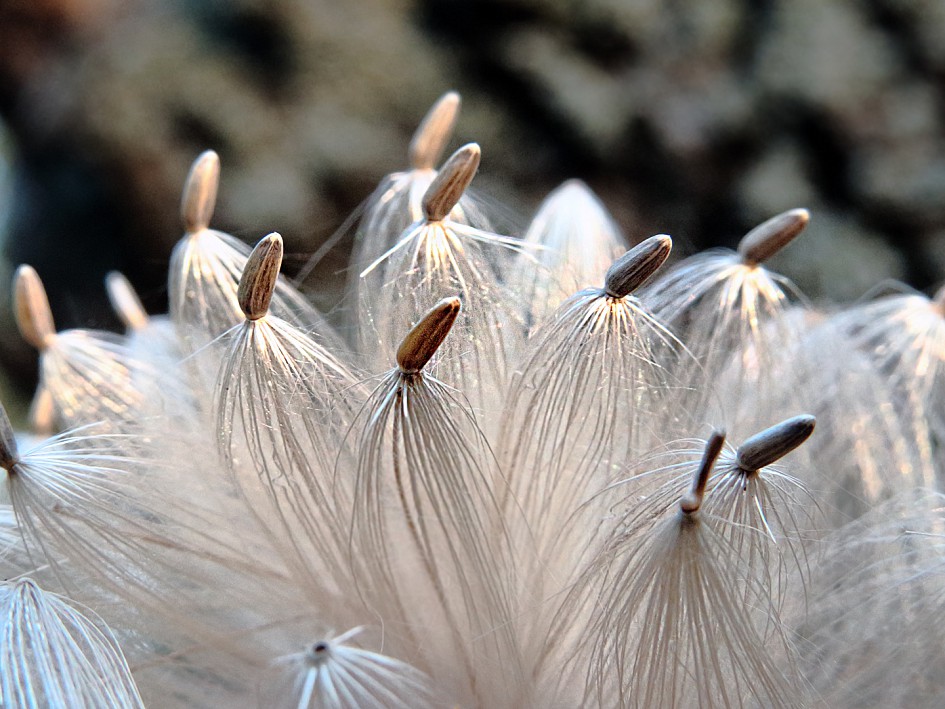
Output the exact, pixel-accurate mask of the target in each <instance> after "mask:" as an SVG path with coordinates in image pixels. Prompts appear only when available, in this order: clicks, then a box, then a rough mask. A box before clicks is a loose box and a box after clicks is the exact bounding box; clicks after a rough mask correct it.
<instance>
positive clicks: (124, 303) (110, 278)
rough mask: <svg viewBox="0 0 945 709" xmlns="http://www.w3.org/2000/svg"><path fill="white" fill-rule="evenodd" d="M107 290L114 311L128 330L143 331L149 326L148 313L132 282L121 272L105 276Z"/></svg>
mask: <svg viewBox="0 0 945 709" xmlns="http://www.w3.org/2000/svg"><path fill="white" fill-rule="evenodd" d="M105 290H106V291H107V292H108V301H109V302H110V303H111V306H112V310H114V311H115V314H116V315H117V316H118V319H119V320H121V322H122V324H123V325H124V326H125V328H126V329H128V330H132V331H134V330H143V329H144V328H146V327H147V326H148V321H149V319H150V318H149V317H148V311H147V310H145V309H144V306H143V305H142V304H141V299H140V298H139V297H138V293H137V292H136V291H135V289H134V286H132V285H131V282H130V281H129V280H128V279H127V278H125V275H124V274H123V273H120V272H119V271H109V272H108V274H107V275H106V276H105Z"/></svg>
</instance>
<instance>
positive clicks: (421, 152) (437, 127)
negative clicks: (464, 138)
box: [408, 91, 460, 170]
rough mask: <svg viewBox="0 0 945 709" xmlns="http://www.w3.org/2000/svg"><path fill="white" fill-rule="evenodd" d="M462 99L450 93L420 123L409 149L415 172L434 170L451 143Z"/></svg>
mask: <svg viewBox="0 0 945 709" xmlns="http://www.w3.org/2000/svg"><path fill="white" fill-rule="evenodd" d="M459 105H460V97H459V94H458V93H457V92H456V91H448V92H446V93H445V94H443V95H442V96H440V98H439V99H438V100H437V101H436V103H434V104H433V105H432V106H431V107H430V110H429V111H427V114H426V115H425V116H424V117H423V120H422V121H420V125H419V126H417V130H416V131H415V132H414V134H413V138H412V139H411V141H410V148H409V149H408V156H409V158H410V165H411V167H412V168H413V169H414V170H432V169H433V168H434V167H435V166H436V163H437V161H438V160H439V159H440V156H441V155H442V154H443V150H444V148H446V144H447V142H449V139H450V136H451V135H452V133H453V127H454V126H455V125H456V117H457V116H458V115H459Z"/></svg>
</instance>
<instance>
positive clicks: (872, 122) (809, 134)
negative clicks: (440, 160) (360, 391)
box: [0, 0, 945, 391]
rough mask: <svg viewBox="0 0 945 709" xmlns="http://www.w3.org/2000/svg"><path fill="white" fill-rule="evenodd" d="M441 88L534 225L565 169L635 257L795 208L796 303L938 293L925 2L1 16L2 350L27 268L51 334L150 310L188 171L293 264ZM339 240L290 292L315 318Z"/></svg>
mask: <svg viewBox="0 0 945 709" xmlns="http://www.w3.org/2000/svg"><path fill="white" fill-rule="evenodd" d="M448 89H457V90H458V91H460V93H461V94H462V96H463V101H464V103H463V109H462V113H461V116H460V119H459V123H458V129H457V136H456V138H455V139H454V141H453V143H452V144H451V146H452V147H456V146H458V145H459V144H461V143H462V142H466V141H469V140H476V141H478V142H479V143H480V144H481V145H482V148H483V161H482V167H481V169H480V174H479V176H478V177H477V180H476V184H477V186H478V187H479V188H480V190H481V191H483V192H485V193H486V194H492V195H501V197H502V200H503V201H505V202H508V203H509V204H510V205H511V207H512V208H513V209H514V210H515V211H516V212H518V213H519V214H520V217H521V219H520V221H521V223H522V224H523V225H524V224H526V223H527V220H528V217H529V215H530V214H531V213H532V211H533V210H534V209H535V207H536V206H537V204H538V203H539V202H540V200H541V198H542V197H543V195H544V194H546V193H547V192H548V191H549V190H550V189H552V188H554V187H555V186H556V185H557V184H558V183H560V182H561V181H563V180H565V179H567V178H569V177H580V178H582V179H584V180H585V181H586V182H587V183H588V184H589V185H590V186H591V187H592V188H593V189H594V190H595V191H597V192H598V194H599V195H600V196H601V197H602V199H603V200H604V201H605V203H606V204H607V205H608V207H609V208H610V209H611V210H612V212H613V213H614V215H615V217H616V218H617V220H618V221H619V223H620V224H621V225H622V227H623V228H624V230H625V233H626V235H627V236H628V238H629V239H630V240H632V241H638V240H640V239H642V238H643V237H645V236H648V235H650V234H653V233H657V232H666V233H669V234H672V235H673V237H674V238H675V240H676V243H677V252H678V253H680V254H685V253H692V252H693V251H695V250H698V249H701V248H705V247H707V246H711V245H718V244H723V245H733V244H734V243H735V242H736V241H737V239H738V237H739V236H740V235H741V234H743V233H744V232H745V231H747V230H748V229H749V228H750V227H751V226H753V225H754V224H755V223H757V222H759V221H761V220H763V219H765V218H767V217H768V216H771V215H772V214H774V213H776V212H778V211H781V210H783V209H786V208H790V207H795V206H806V207H808V208H810V209H811V211H812V213H813V220H812V223H811V226H810V228H809V230H808V232H807V233H806V234H805V235H804V236H802V237H801V240H800V241H799V242H797V243H796V244H794V245H792V247H790V248H789V249H788V251H787V252H786V253H785V254H783V255H782V256H780V257H778V260H777V261H776V262H775V264H774V265H775V266H776V267H778V268H780V269H781V270H782V271H783V272H785V273H786V274H788V275H789V276H790V277H791V278H793V279H794V280H795V281H797V282H798V283H799V284H800V285H801V287H802V288H803V289H804V290H805V291H807V292H808V293H809V294H811V295H812V296H813V297H814V298H815V299H823V300H830V301H834V302H846V301H850V300H852V299H855V298H857V297H860V296H861V295H862V294H863V293H865V292H866V291H867V290H868V289H869V288H870V287H871V286H872V285H874V284H875V283H877V282H879V281H881V280H883V279H889V278H896V279H902V280H906V281H907V282H909V283H911V284H913V285H914V286H916V287H918V288H922V289H929V288H931V287H933V286H934V285H935V284H936V283H937V282H938V281H940V280H941V279H942V278H943V273H945V120H943V119H945V2H943V1H942V0H924V1H923V0H859V1H857V0H833V1H831V2H824V1H823V0H790V1H788V0H781V1H775V0H701V1H698V2H696V1H693V2H659V1H657V0H584V1H580V0H574V1H572V2H568V1H566V0H505V1H502V2H500V1H498V0H492V1H485V2H475V1H474V0H399V1H398V0H337V1H330V0H270V1H267V2H263V1H261V0H260V1H256V0H177V1H175V0H164V1H161V2H156V1H150V2H143V1H141V0H130V1H127V0H121V1H119V0H0V119H2V122H3V126H4V130H3V137H2V138H0V145H2V148H0V154H2V155H3V156H4V157H3V159H0V236H2V239H3V263H2V265H0V334H2V338H0V358H2V360H3V364H4V365H5V366H6V367H7V368H8V370H9V371H12V372H14V382H15V383H16V386H17V387H18V388H19V389H20V390H21V391H29V388H30V387H31V386H32V384H31V379H30V377H31V367H33V366H34V364H33V363H34V360H35V355H34V353H32V352H30V351H29V350H28V349H27V348H26V347H25V346H24V345H22V343H21V342H20V341H19V338H18V336H17V335H16V334H15V332H14V331H13V329H12V324H11V320H10V315H9V296H8V293H9V278H10V273H11V271H12V269H13V268H14V267H15V266H16V265H17V264H18V263H21V262H29V263H31V264H33V265H34V266H35V267H36V268H37V269H38V270H39V272H40V275H41V276H42V277H43V278H44V280H45V281H46V284H47V287H48V289H49V291H50V295H51V299H52V304H53V309H54V312H55V315H56V317H57V321H58V324H59V326H60V327H69V326H76V325H81V326H105V327H114V326H115V325H116V323H115V322H114V320H113V319H112V317H111V315H110V314H109V313H108V310H107V307H106V301H105V298H104V291H103V289H102V278H103V277H104V274H105V273H106V272H107V271H108V270H110V269H116V268H117V269H120V270H122V271H124V272H125V273H126V274H127V275H128V276H129V278H130V279H131V280H132V281H133V282H134V283H135V285H136V286H137V287H138V288H139V290H140V291H141V293H142V296H143V297H144V299H145V301H146V304H147V305H148V306H149V308H151V309H153V310H154V311H160V310H161V309H162V308H164V307H165V306H166V301H165V296H166V288H165V285H164V283H165V278H166V266H167V259H168V256H169V253H170V250H171V248H172V247H173V245H174V243H175V241H176V240H177V239H178V238H179V236H180V233H181V227H180V224H179V217H178V202H179V194H180V188H181V184H182V180H183V178H184V176H185V174H186V171H187V168H188V166H189V164H190V162H191V160H192V159H193V158H194V157H195V156H196V155H197V154H198V153H199V152H200V151H201V150H203V149H205V148H214V149H215V150H217V151H218V152H219V153H220V155H221V159H222V164H223V172H222V184H221V192H220V200H219V204H218V209H217V213H216V216H215V218H214V222H213V223H214V226H216V227H217V228H220V229H223V230H226V231H230V232H232V233H235V234H237V235H239V236H241V237H243V238H245V239H246V240H247V241H254V240H256V239H258V238H259V237H261V236H262V235H264V234H265V233H267V232H269V231H272V230H278V231H280V232H281V233H282V234H283V236H284V237H285V238H286V243H287V251H288V252H289V254H290V255H289V258H288V259H287V270H289V271H290V272H291V271H293V270H294V269H297V268H298V267H299V266H300V265H301V264H302V263H303V262H304V261H305V258H306V256H307V255H308V254H310V253H311V252H313V251H314V250H315V249H316V248H317V247H318V245H319V244H321V243H322V242H323V241H324V239H326V238H327V237H328V236H329V235H331V234H332V233H333V232H334V231H335V230H336V229H337V228H338V226H339V224H340V223H341V222H342V221H343V220H344V218H345V217H346V216H347V215H348V214H349V213H350V212H351V211H352V210H353V209H354V208H355V207H356V206H357V205H358V204H359V202H360V201H361V200H362V199H363V198H364V197H365V196H366V195H367V194H369V193H370V191H371V190H372V189H373V187H374V186H375V185H376V183H377V182H378V180H379V179H380V178H381V177H382V176H383V175H384V174H386V173H388V172H390V171H393V170H397V169H400V168H402V167H405V163H406V146H407V143H408V141H409V139H410V134H411V132H412V131H413V129H414V127H415V126H416V123H417V121H419V119H420V118H421V117H422V115H423V114H424V112H425V111H426V109H427V108H428V107H429V105H430V104H431V103H432V102H433V101H434V100H435V99H436V98H437V97H438V96H439V95H440V94H442V93H443V92H444V91H446V90H448ZM349 247H350V241H346V240H342V241H341V242H340V244H339V246H338V248H337V249H335V250H334V251H333V252H332V253H331V254H330V256H329V257H328V258H327V259H325V260H324V261H323V262H322V263H321V264H320V266H319V269H318V270H317V271H316V273H315V275H314V277H313V278H311V279H309V281H308V285H309V286H310V287H311V288H313V290H315V291H317V292H318V293H319V294H320V295H319V298H320V302H322V303H324V304H330V302H331V299H332V297H333V296H335V297H336V296H337V294H338V292H339V290H338V289H339V287H340V283H341V282H342V281H343V274H341V275H339V273H340V272H341V270H342V269H343V268H344V263H345V258H346V252H347V249H348V248H349Z"/></svg>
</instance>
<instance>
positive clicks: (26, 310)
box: [13, 264, 56, 352]
mask: <svg viewBox="0 0 945 709" xmlns="http://www.w3.org/2000/svg"><path fill="white" fill-rule="evenodd" d="M13 303H14V311H15V317H16V326H17V328H18V329H19V331H20V334H21V335H22V336H23V339H24V340H26V341H27V342H28V343H29V344H31V345H32V346H33V347H35V348H36V349H38V350H39V351H40V352H42V351H43V350H45V349H46V348H47V347H48V346H49V342H50V340H51V339H52V338H53V337H54V336H55V334H56V325H55V322H54V321H53V316H52V310H51V309H50V307H49V298H48V297H47V295H46V288H45V287H44V286H43V281H42V280H41V279H40V277H39V274H38V273H37V272H36V269H35V268H33V267H32V266H29V265H27V264H23V265H21V266H20V267H18V268H17V269H16V273H15V274H14V275H13Z"/></svg>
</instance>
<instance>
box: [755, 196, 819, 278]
mask: <svg viewBox="0 0 945 709" xmlns="http://www.w3.org/2000/svg"><path fill="white" fill-rule="evenodd" d="M809 221H810V212H808V211H807V210H806V209H792V210H790V211H787V212H782V213H781V214H779V215H777V216H776V217H771V219H769V220H768V221H766V222H763V223H761V224H759V225H758V226H756V227H755V228H754V229H752V230H751V231H750V232H748V233H747V234H745V236H744V237H742V240H741V241H740V242H739V244H738V253H739V254H741V257H742V259H743V260H744V262H745V263H746V264H748V265H751V266H753V265H755V264H759V263H764V262H765V261H766V260H767V259H769V258H771V257H772V256H774V255H775V254H776V253H778V251H780V250H781V249H783V248H784V247H785V246H787V245H788V244H789V243H790V242H791V241H792V240H793V239H794V237H795V236H797V235H798V234H800V233H801V232H802V231H804V227H806V226H807V223H808V222H809Z"/></svg>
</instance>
